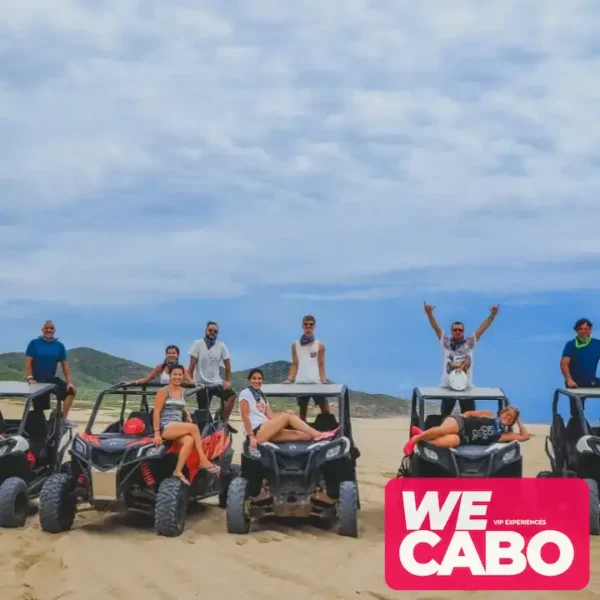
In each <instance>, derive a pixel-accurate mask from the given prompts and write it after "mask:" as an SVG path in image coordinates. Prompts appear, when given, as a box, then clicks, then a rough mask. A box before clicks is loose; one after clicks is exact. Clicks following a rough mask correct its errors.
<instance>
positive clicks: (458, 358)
mask: <svg viewBox="0 0 600 600" xmlns="http://www.w3.org/2000/svg"><path fill="white" fill-rule="evenodd" d="M423 305H424V308H425V314H426V315H427V318H428V319H429V323H430V324H431V327H432V328H433V330H434V331H435V333H436V335H437V337H438V339H439V340H440V345H441V349H442V357H443V358H442V383H441V385H442V387H449V385H448V376H449V375H450V373H451V372H452V371H454V370H459V371H463V372H464V373H465V374H466V376H467V387H473V351H474V349H475V345H476V344H477V342H478V341H479V340H480V338H481V336H482V335H483V334H484V332H485V331H486V330H487V329H488V328H489V326H490V325H491V324H492V323H493V322H494V320H495V318H496V315H497V314H498V310H499V308H500V305H499V304H497V305H496V306H492V308H490V314H489V316H488V317H487V319H486V320H485V321H484V322H483V323H482V324H481V325H480V326H479V328H478V329H477V330H476V331H475V333H474V334H473V335H469V336H466V337H465V325H464V323H463V322H462V321H454V323H452V325H451V327H450V333H451V335H446V334H445V333H444V330H443V329H442V328H441V327H440V325H439V324H438V322H437V320H436V318H435V317H434V316H433V311H434V310H435V306H432V305H431V304H427V303H426V302H424V303H423ZM455 404H456V400H455V399H454V398H445V399H444V400H442V416H445V417H447V416H448V415H450V413H452V410H453V409H454V405H455ZM459 404H460V410H461V412H463V413H464V412H466V411H469V410H475V401H474V400H472V399H465V400H459Z"/></svg>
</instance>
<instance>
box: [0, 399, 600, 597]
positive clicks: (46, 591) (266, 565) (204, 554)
mask: <svg viewBox="0 0 600 600" xmlns="http://www.w3.org/2000/svg"><path fill="white" fill-rule="evenodd" d="M3 410H4V407H3ZM5 414H6V413H5ZM72 416H73V417H75V418H77V420H78V421H79V420H80V418H81V421H83V420H84V418H85V415H84V414H83V413H79V414H77V413H73V415H72ZM531 430H532V432H533V433H534V434H535V435H536V437H534V438H533V439H532V440H531V441H530V442H528V443H527V444H525V445H524V449H525V450H524V451H525V460H526V475H528V476H533V475H535V474H536V473H537V472H538V471H539V470H541V469H543V468H546V466H547V461H546V457H545V455H544V453H543V441H544V435H545V434H546V430H547V428H546V427H544V426H533V427H531ZM355 435H356V438H357V443H358V446H359V447H360V449H361V452H362V456H361V458H360V459H359V483H360V489H361V499H362V503H363V505H362V510H361V511H360V537H359V539H357V540H355V539H349V538H343V537H340V536H338V535H337V534H336V533H334V532H327V531H323V530H320V529H319V528H317V527H316V526H314V524H304V523H301V524H295V525H290V524H283V523H281V522H277V521H271V522H267V523H264V524H262V525H261V526H260V527H259V528H255V529H254V531H252V532H251V533H250V534H249V535H247V536H233V535H229V534H227V532H226V529H225V515H224V512H223V510H222V509H220V508H219V507H218V506H217V505H216V501H207V502H206V503H205V504H204V505H202V506H201V507H199V508H197V509H195V510H194V509H193V510H192V513H191V514H190V516H189V517H188V520H187V526H186V531H185V532H184V533H183V535H182V536H181V537H179V538H174V539H169V538H163V537H159V536H157V535H155V533H154V531H153V529H152V524H151V523H150V522H148V521H147V520H145V519H144V518H143V517H140V516H137V515H126V516H121V515H111V514H108V515H107V514H100V513H97V512H92V511H88V512H80V513H79V514H78V516H77V518H76V521H75V525H74V527H73V530H72V531H70V532H68V533H64V534H59V535H50V534H45V533H44V532H42V531H41V530H40V526H39V523H38V519H37V515H35V516H33V517H31V518H30V519H29V521H28V523H27V525H26V526H25V527H24V528H23V529H22V530H0V560H1V563H2V566H3V569H2V577H1V578H0V594H2V597H3V598H6V599H11V600H12V599H13V598H14V599H21V600H58V599H63V598H64V599H67V598H85V599H86V600H95V599H96V598H98V599H100V598H101V599H103V600H106V599H107V598H116V599H123V600H126V599H132V598H136V599H137V598H148V599H160V600H171V599H173V600H174V599H177V600H184V599H185V600H187V599H188V598H202V597H203V598H208V597H213V598H214V597H219V595H221V594H225V593H228V594H231V595H232V597H234V598H236V600H237V599H240V598H253V599H257V600H258V599H265V600H267V599H270V598H273V599H275V598H277V599H278V600H280V599H281V598H288V599H296V598H298V599H299V600H300V599H302V600H304V599H306V598H317V599H323V600H326V599H327V600H333V599H335V598H343V599H360V598H363V599H365V600H373V599H377V600H393V599H396V598H398V599H401V598H403V599H408V598H420V599H423V600H444V599H452V598H470V599H472V598H477V599H479V598H481V599H483V598H490V599H492V600H494V599H496V598H500V597H503V598H506V597H507V596H508V597H509V598H517V596H518V594H519V595H520V596H522V593H518V592H508V593H506V592H505V593H500V592H496V593H488V592H448V593H445V592H393V591H391V590H389V588H387V586H386V584H385V581H384V576H383V542H384V516H383V500H384V488H385V484H386V482H387V481H388V480H389V479H390V478H391V477H393V476H394V475H395V473H396V470H397V468H398V462H399V459H400V456H401V448H402V445H403V443H404V442H405V440H406V436H407V421H406V420H405V419H401V418H394V419H385V420H356V421H355ZM234 437H235V447H236V456H238V457H239V447H240V444H241V435H239V434H238V435H236V436H234ZM591 544H592V572H593V574H592V579H591V582H590V584H589V586H588V588H587V589H586V590H583V591H581V592H569V593H566V592H539V593H528V594H527V598H528V600H529V599H531V600H534V599H540V600H541V599H546V598H547V599H550V598H557V599H558V598H565V599H566V598H581V599H587V598H598V597H600V540H598V539H592V542H591Z"/></svg>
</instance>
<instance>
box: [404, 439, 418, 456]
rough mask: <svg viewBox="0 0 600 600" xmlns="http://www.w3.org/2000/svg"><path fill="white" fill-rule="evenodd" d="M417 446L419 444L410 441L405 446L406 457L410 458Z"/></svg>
mask: <svg viewBox="0 0 600 600" xmlns="http://www.w3.org/2000/svg"><path fill="white" fill-rule="evenodd" d="M416 445H417V443H416V442H415V441H413V440H412V439H410V440H408V442H406V444H404V455H405V456H410V455H411V454H412V453H413V452H414V450H415V446H416Z"/></svg>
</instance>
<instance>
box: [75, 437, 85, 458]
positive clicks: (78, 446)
mask: <svg viewBox="0 0 600 600" xmlns="http://www.w3.org/2000/svg"><path fill="white" fill-rule="evenodd" d="M71 448H72V453H73V454H78V455H79V456H81V457H82V458H85V457H87V455H88V445H87V444H85V443H84V442H82V441H81V439H80V438H77V437H76V438H75V439H74V440H73V445H72V446H71Z"/></svg>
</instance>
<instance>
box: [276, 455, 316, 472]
mask: <svg viewBox="0 0 600 600" xmlns="http://www.w3.org/2000/svg"><path fill="white" fill-rule="evenodd" d="M308 458H309V457H308V456H307V455H302V456H285V457H284V456H281V455H280V454H276V459H277V468H278V469H279V470H280V471H298V472H302V471H305V470H306V467H307V465H308Z"/></svg>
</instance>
